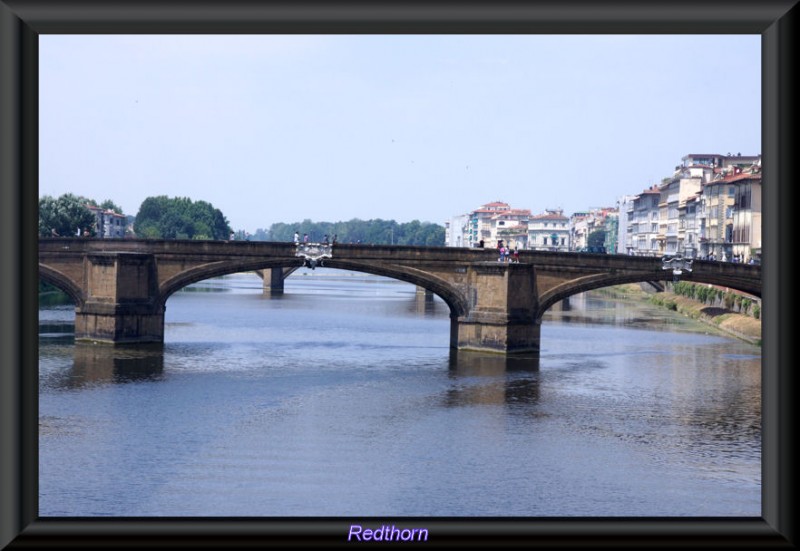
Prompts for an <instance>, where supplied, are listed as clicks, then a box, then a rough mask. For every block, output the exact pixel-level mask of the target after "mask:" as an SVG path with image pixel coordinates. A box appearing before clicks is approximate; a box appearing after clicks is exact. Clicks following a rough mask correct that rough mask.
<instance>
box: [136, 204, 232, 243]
mask: <svg viewBox="0 0 800 551" xmlns="http://www.w3.org/2000/svg"><path fill="white" fill-rule="evenodd" d="M134 231H135V232H136V235H137V236H139V237H144V238H145V239H228V236H229V235H230V233H231V228H230V225H229V224H228V220H227V219H226V218H225V216H224V215H223V214H222V212H221V211H220V210H219V209H216V208H214V206H213V205H212V204H211V203H209V202H207V201H192V200H191V199H189V198H188V197H173V198H170V197H167V196H166V195H160V196H158V197H148V198H146V199H145V200H144V201H143V202H142V204H141V206H140V207H139V212H138V213H137V215H136V219H135V221H134Z"/></svg>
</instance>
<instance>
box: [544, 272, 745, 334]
mask: <svg viewBox="0 0 800 551" xmlns="http://www.w3.org/2000/svg"><path fill="white" fill-rule="evenodd" d="M672 278H673V275H672V272H671V271H669V270H665V271H664V273H663V275H662V277H654V276H653V274H648V275H642V274H611V275H609V274H594V275H590V276H585V277H581V278H577V279H572V280H569V281H566V282H564V283H562V284H561V285H558V286H556V287H553V288H552V289H550V290H549V291H547V292H546V293H543V294H542V296H541V297H540V298H539V312H538V316H537V322H541V320H542V316H543V315H544V313H545V312H546V311H547V310H548V309H550V308H551V307H552V306H553V305H555V304H557V303H558V302H560V301H562V300H564V299H565V298H569V297H571V296H573V295H577V294H579V293H583V292H586V291H592V290H594V289H602V288H603V287H612V286H614V285H623V284H625V283H649V282H652V281H670V280H672ZM681 281H686V282H689V283H708V284H711V285H719V286H724V287H730V288H731V289H736V290H738V291H742V292H744V293H748V294H751V295H753V296H758V297H760V296H761V289H760V288H758V289H756V288H752V286H750V285H747V284H746V283H742V282H741V281H739V280H737V279H735V278H725V277H720V276H718V275H710V276H704V275H699V276H695V274H689V273H686V277H682V278H681Z"/></svg>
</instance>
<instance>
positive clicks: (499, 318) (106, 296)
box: [39, 238, 761, 354]
mask: <svg viewBox="0 0 800 551" xmlns="http://www.w3.org/2000/svg"><path fill="white" fill-rule="evenodd" d="M303 253H305V254H303ZM318 262H322V263H323V265H324V266H326V267H330V268H338V269H344V270H353V271H358V272H365V273H369V274H375V275H380V276H386V277H390V278H393V279H397V280H401V281H406V282H408V283H412V284H414V285H417V286H418V287H422V288H424V289H426V290H428V291H431V292H433V293H435V294H436V295H438V296H439V297H441V298H442V299H443V300H444V302H446V303H447V305H448V306H449V308H450V319H451V325H450V346H451V347H454V348H459V349H470V350H483V351H494V352H499V353H507V354H513V353H530V352H538V351H539V339H540V327H541V320H542V315H543V314H544V312H545V311H546V310H547V309H548V308H550V307H551V306H553V305H554V304H556V303H557V302H559V301H561V300H562V299H565V298H567V297H569V296H571V295H574V294H577V293H581V292H583V291H588V290H591V289H597V288H600V287H607V286H611V285H618V284H622V283H635V282H657V281H665V280H672V279H673V278H674V277H675V276H674V275H673V270H671V269H665V268H664V264H663V262H662V260H661V259H660V258H644V257H632V256H624V255H604V254H587V253H551V252H537V251H520V262H519V263H513V264H511V263H501V262H498V261H497V253H496V251H494V250H493V249H466V248H453V247H408V246H395V245H392V246H389V245H353V244H336V245H324V246H323V245H319V244H313V245H308V244H300V245H296V244H294V243H275V242H251V241H176V240H170V241H161V240H127V239H126V240H110V239H108V240H102V239H86V238H74V239H72V238H42V239H40V240H39V277H40V278H41V279H42V280H43V281H46V282H48V283H51V284H53V285H56V286H57V287H59V288H61V289H62V290H64V291H65V292H66V293H68V294H69V295H70V296H71V297H72V298H73V299H74V301H75V314H76V316H75V338H76V340H77V341H99V342H110V343H140V342H163V339H164V311H165V309H166V302H167V299H168V298H169V297H170V295H172V293H174V292H175V291H178V290H179V289H181V288H183V287H186V286H187V285H189V284H191V283H195V282H197V281H201V280H204V279H208V278H211V277H216V276H221V275H225V274H231V273H237V272H247V271H262V274H263V277H264V279H265V286H266V285H267V278H269V281H270V283H269V285H270V287H273V288H274V287H275V286H276V285H280V286H281V288H282V281H283V278H284V277H285V276H286V274H287V273H290V272H291V271H292V270H293V269H296V268H297V267H300V266H302V265H304V264H305V265H313V264H315V263H318ZM267 271H269V272H267ZM268 274H269V275H268ZM680 278H681V279H683V280H687V281H694V282H701V283H709V284H713V285H719V286H723V287H728V288H731V289H736V290H739V291H742V292H745V293H749V294H751V295H754V296H757V297H760V296H761V267H760V266H750V265H745V264H734V263H722V262H705V261H695V262H694V263H693V265H692V267H691V271H686V270H684V271H683V273H682V274H681V275H680Z"/></svg>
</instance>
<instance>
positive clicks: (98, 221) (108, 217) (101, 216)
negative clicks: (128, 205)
mask: <svg viewBox="0 0 800 551" xmlns="http://www.w3.org/2000/svg"><path fill="white" fill-rule="evenodd" d="M86 208H87V209H89V211H91V213H92V214H94V218H95V231H96V233H97V237H100V238H102V239H114V238H123V237H125V228H126V226H127V217H126V216H125V215H124V214H119V213H117V212H114V211H113V210H109V209H104V208H100V207H96V206H94V205H90V204H87V205H86Z"/></svg>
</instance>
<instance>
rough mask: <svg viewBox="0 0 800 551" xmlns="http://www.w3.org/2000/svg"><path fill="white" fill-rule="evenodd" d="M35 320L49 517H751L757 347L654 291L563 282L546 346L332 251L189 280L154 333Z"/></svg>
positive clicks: (51, 315)
mask: <svg viewBox="0 0 800 551" xmlns="http://www.w3.org/2000/svg"><path fill="white" fill-rule="evenodd" d="M304 274H305V275H304ZM39 317H40V340H39V343H40V344H39V355H40V359H39V381H40V406H39V408H40V423H39V448H40V449H39V459H40V462H39V512H40V515H41V516H43V517H48V516H70V517H71V516H302V517H307V516H313V517H316V516H356V517H358V516H370V517H386V516H393V517H394V516H423V517H424V516H480V517H486V516H516V517H519V516H522V517H549V516H591V517H607V516H757V517H760V516H761V506H760V503H761V438H760V435H761V351H760V349H759V348H758V347H756V346H752V345H749V344H746V343H744V342H741V341H738V340H736V339H733V338H729V337H725V336H720V335H714V334H708V333H706V331H707V330H706V329H705V328H704V327H703V326H700V325H698V324H697V322H694V321H691V320H688V319H686V318H683V317H682V316H680V315H678V314H675V313H673V312H668V311H665V310H662V309H659V308H656V307H653V306H649V305H647V304H642V303H637V302H633V301H624V300H614V299H609V298H604V297H602V296H598V295H593V294H583V295H579V296H577V297H572V298H571V299H570V304H569V308H568V309H567V308H560V309H556V310H554V311H552V312H549V313H548V314H546V317H545V320H544V323H543V325H542V334H541V338H542V352H541V355H540V358H539V360H538V362H537V361H536V360H534V359H530V358H529V359H521V360H513V361H506V360H505V359H504V358H502V357H497V356H487V355H481V354H466V353H464V352H460V353H455V352H452V351H451V350H450V349H449V330H450V329H449V327H450V326H449V324H450V320H449V314H448V309H447V307H446V305H445V304H444V303H443V302H441V301H440V300H439V299H438V298H437V299H435V300H434V301H433V302H427V303H426V302H425V301H424V300H419V299H418V298H417V297H416V294H415V288H414V287H413V286H410V285H407V284H404V283H400V282H395V281H392V280H388V279H384V278H378V277H373V276H364V275H363V274H355V273H350V272H339V271H335V270H329V269H324V268H322V269H317V270H315V271H314V272H311V271H305V272H298V273H296V274H294V275H293V276H291V277H290V278H289V279H287V281H286V292H285V294H284V295H283V296H282V297H280V298H269V297H265V296H263V295H262V292H261V280H260V279H259V278H258V277H257V276H255V275H254V274H236V275H231V276H226V277H223V278H217V279H212V280H207V281H204V282H201V283H198V284H195V285H193V286H191V287H189V288H187V289H185V290H183V291H180V292H178V293H176V294H174V295H173V296H172V297H170V299H169V300H168V302H167V312H166V327H165V343H164V345H163V347H161V346H156V347H143V346H140V347H135V348H130V347H122V348H117V349H115V348H113V347H108V346H93V345H85V344H81V345H75V343H74V339H73V334H72V331H73V330H74V311H73V308H72V307H69V306H67V307H42V309H41V310H40V312H39Z"/></svg>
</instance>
